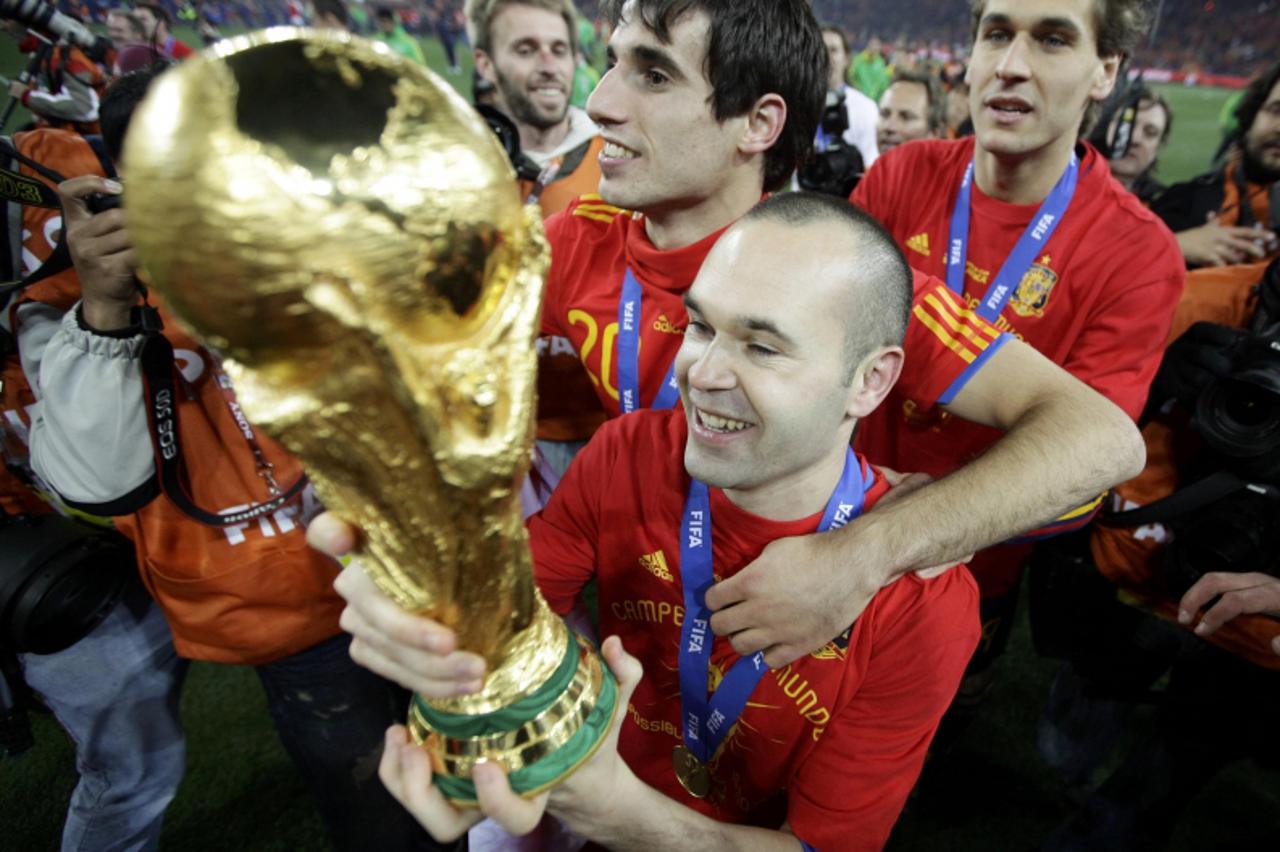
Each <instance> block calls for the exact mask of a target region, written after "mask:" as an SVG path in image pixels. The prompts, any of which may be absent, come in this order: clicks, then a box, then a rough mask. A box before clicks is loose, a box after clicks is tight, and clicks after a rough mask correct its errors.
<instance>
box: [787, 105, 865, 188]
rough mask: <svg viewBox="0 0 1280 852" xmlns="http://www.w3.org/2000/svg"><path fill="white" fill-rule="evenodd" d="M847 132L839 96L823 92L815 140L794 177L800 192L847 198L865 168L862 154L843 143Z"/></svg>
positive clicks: (846, 111)
mask: <svg viewBox="0 0 1280 852" xmlns="http://www.w3.org/2000/svg"><path fill="white" fill-rule="evenodd" d="M848 130H849V111H848V110H847V109H846V108H845V102H844V93H843V92H827V105H826V107H825V108H824V109H823V111H822V120H821V121H819V122H818V138H817V140H816V141H815V143H814V146H813V153H812V154H811V155H810V156H809V159H808V160H807V161H806V162H805V164H804V165H803V166H802V167H801V168H800V171H799V172H797V173H796V181H797V182H798V183H799V184H800V188H801V189H808V190H812V191H814V192H822V193H826V194H827V195H835V196H837V197H839V198H848V197H849V195H850V193H852V192H853V190H854V187H856V186H857V185H858V181H859V180H861V179H862V173H863V171H865V169H866V166H865V164H864V163H863V161H862V154H861V153H860V152H859V151H858V149H857V148H855V147H854V146H853V145H850V144H849V143H847V142H845V141H844V134H845V133H846V132H847V131H848Z"/></svg>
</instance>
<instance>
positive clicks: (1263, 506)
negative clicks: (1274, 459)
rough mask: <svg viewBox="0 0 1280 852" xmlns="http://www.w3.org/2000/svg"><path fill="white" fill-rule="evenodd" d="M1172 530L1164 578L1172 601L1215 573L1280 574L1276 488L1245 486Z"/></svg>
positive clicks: (1279, 493)
mask: <svg viewBox="0 0 1280 852" xmlns="http://www.w3.org/2000/svg"><path fill="white" fill-rule="evenodd" d="M1173 526H1174V537H1173V541H1172V542H1170V544H1169V546H1168V547H1167V548H1165V553H1164V577H1165V584H1166V586H1167V587H1168V590H1169V594H1170V595H1172V596H1173V598H1174V599H1175V600H1177V599H1180V598H1181V597H1182V596H1183V595H1185V594H1186V593H1187V590H1188V589H1190V588H1191V587H1192V586H1194V585H1195V583H1196V581H1197V580H1199V579H1200V578H1201V577H1203V576H1204V575H1205V574H1210V573H1213V572H1216V571H1221V572H1233V573H1234V572H1242V571H1256V572H1259V573H1263V574H1270V575H1272V576H1280V573H1277V568H1278V567H1280V560H1277V558H1276V557H1277V554H1280V489H1277V488H1275V487H1272V486H1266V485H1250V486H1249V487H1247V488H1244V489H1242V490H1240V491H1237V492H1235V493H1234V494H1232V495H1230V496H1228V497H1224V498H1222V499H1221V500H1218V501H1216V502H1214V503H1210V504H1209V505H1208V506H1206V507H1204V509H1202V510H1201V511H1199V512H1195V513H1194V514H1191V515H1189V516H1187V517H1186V518H1184V519H1182V521H1181V522H1178V523H1175V524H1174V525H1173Z"/></svg>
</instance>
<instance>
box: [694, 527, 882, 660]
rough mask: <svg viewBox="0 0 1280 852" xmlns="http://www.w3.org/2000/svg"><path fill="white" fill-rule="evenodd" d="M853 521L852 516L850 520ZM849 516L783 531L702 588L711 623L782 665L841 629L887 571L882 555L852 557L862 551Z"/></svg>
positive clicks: (743, 647)
mask: <svg viewBox="0 0 1280 852" xmlns="http://www.w3.org/2000/svg"><path fill="white" fill-rule="evenodd" d="M855 524H856V522H855ZM854 534H856V530H855V528H854V524H851V525H850V526H849V527H846V528H845V529H843V530H840V531H839V532H838V533H824V534H814V535H808V536H803V537H800V538H780V539H777V540H775V541H772V542H770V543H769V545H768V546H767V547H765V549H764V551H763V552H762V553H761V554H760V556H759V557H758V558H757V559H756V560H755V561H754V562H752V563H751V564H750V565H748V566H747V567H745V568H743V569H742V570H741V571H739V572H738V573H737V574H735V575H734V576H732V577H730V578H729V579H727V580H724V581H722V582H719V583H716V584H715V585H714V586H712V587H711V589H710V590H709V591H708V592H707V606H709V607H710V608H711V609H712V610H713V611H714V612H715V614H714V615H712V616H711V629H712V630H714V631H715V632H716V633H717V634H718V635H720V636H728V637H730V640H729V641H730V643H731V644H732V645H733V649H734V650H735V651H737V652H738V653H739V654H742V655H743V656H746V655H748V654H754V653H756V652H757V651H764V652H765V655H764V661H765V663H767V664H768V665H769V667H770V668H779V667H780V666H785V665H787V664H788V663H790V662H793V661H795V660H798V659H799V658H800V657H803V656H804V655H805V654H808V653H811V652H813V651H816V650H817V649H819V648H821V647H822V646H823V645H825V644H827V643H828V642H830V641H831V640H832V639H834V638H835V637H837V636H839V635H840V634H841V633H843V632H844V631H845V630H847V629H848V627H849V625H850V624H852V623H853V622H854V620H855V619H856V618H857V617H858V616H859V615H860V614H861V613H862V611H863V610H864V609H866V606H867V604H869V603H870V602H871V599H872V598H873V597H875V594H876V592H878V591H879V590H880V588H881V586H883V585H884V584H885V583H886V582H887V581H888V580H889V579H890V572H889V571H888V570H887V569H886V568H885V566H884V564H882V563H881V562H880V561H879V560H877V559H874V558H871V557H870V553H871V552H874V551H875V548H868V549H867V554H868V558H866V559H865V560H858V559H856V558H855V559H851V558H850V556H851V554H857V553H859V550H858V548H857V547H856V545H855V546H853V547H851V546H850V544H849V542H848V541H847V537H848V536H850V535H854Z"/></svg>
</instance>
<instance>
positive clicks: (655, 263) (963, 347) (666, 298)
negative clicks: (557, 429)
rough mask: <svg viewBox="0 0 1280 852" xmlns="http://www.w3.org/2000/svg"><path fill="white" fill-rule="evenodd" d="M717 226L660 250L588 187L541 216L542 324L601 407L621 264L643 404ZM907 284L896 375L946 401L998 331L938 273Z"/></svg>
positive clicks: (675, 343)
mask: <svg viewBox="0 0 1280 852" xmlns="http://www.w3.org/2000/svg"><path fill="white" fill-rule="evenodd" d="M721 233H723V230H721V231H717V232H715V233H713V234H711V235H709V236H707V237H705V238H703V239H702V240H699V241H698V242H696V243H694V244H692V245H689V246H686V247H684V248H679V249H675V250H672V251H661V250H659V249H658V248H656V247H655V246H654V245H653V243H651V242H650V241H649V237H648V235H647V234H646V233H645V227H644V219H643V217H641V216H639V215H638V214H633V213H629V212H627V211H625V210H621V209H619V208H617V207H611V206H609V205H608V204H605V203H604V202H602V201H601V200H600V199H599V197H598V196H584V197H583V198H581V199H579V200H578V201H577V202H575V203H574V204H573V205H572V206H570V207H569V209H568V210H566V211H565V212H563V213H561V214H559V215H557V216H553V217H551V218H550V219H549V220H547V237H548V238H549V240H550V241H551V271H550V273H549V274H548V275H547V295H546V304H545V306H544V308H543V313H542V334H544V335H560V336H563V337H567V338H568V339H569V340H570V341H571V342H572V344H573V346H574V347H575V348H576V349H577V350H578V353H579V355H580V357H581V359H582V363H583V365H584V366H585V367H586V369H587V373H588V375H589V376H590V378H591V382H592V384H593V385H594V386H595V389H596V393H597V394H598V395H599V397H600V401H601V403H602V404H603V405H604V408H605V411H606V412H607V413H608V415H609V416H610V417H616V416H618V414H619V413H620V408H619V404H618V396H619V393H618V365H617V352H618V302H619V300H620V298H621V296H622V282H623V278H624V277H625V275H626V271H627V269H628V267H629V268H630V269H631V271H632V273H633V274H634V275H635V276H636V279H637V280H638V281H639V283H640V285H641V288H642V292H643V304H642V306H641V311H640V323H639V330H640V354H639V361H640V364H639V367H640V370H639V372H640V380H639V383H640V407H643V408H647V407H649V406H651V405H652V404H653V400H654V398H655V397H656V396H657V395H658V391H659V389H660V388H661V386H662V383H663V380H664V379H665V378H666V375H667V370H668V368H669V367H670V366H671V364H672V362H674V361H675V357H676V351H677V350H678V349H679V348H680V342H681V340H682V339H683V338H684V329H685V327H686V326H687V325H688V324H689V316H688V314H687V313H686V312H685V309H684V302H683V301H682V299H683V296H684V293H685V291H686V290H688V289H689V286H690V285H691V284H692V283H693V279H694V278H695V277H696V276H697V274H698V269H699V268H701V266H702V261H703V260H704V259H705V258H706V256H707V254H708V253H709V252H710V251H711V247H712V246H713V245H715V242H716V240H718V239H719V238H720V234H721ZM915 291H916V309H915V312H914V313H913V315H912V320H911V323H910V325H909V326H908V329H907V339H906V343H905V344H904V348H905V349H906V352H907V358H906V366H905V367H904V369H903V375H902V377H901V378H900V379H899V382H898V383H899V386H902V385H904V384H905V385H906V386H907V387H908V388H909V389H910V393H911V395H912V396H913V397H915V398H917V399H926V400H929V401H930V402H931V403H932V402H934V401H940V402H948V401H950V399H951V398H952V397H953V396H954V395H955V393H956V392H957V391H959V389H960V388H961V387H962V386H963V385H964V382H965V381H967V380H968V379H969V377H970V376H972V375H973V374H974V373H975V372H977V370H978V369H979V368H980V367H981V365H982V364H983V363H985V361H986V359H987V358H988V357H990V356H991V355H992V354H993V353H994V352H995V351H996V350H997V349H999V348H1000V346H1001V345H1002V344H1003V343H1004V342H1005V340H1006V338H1005V337H1004V336H1002V335H1001V334H1000V333H999V332H998V331H996V330H995V329H994V328H993V327H992V326H991V325H989V324H988V323H986V322H985V321H984V320H982V319H981V318H980V317H978V316H976V315H973V314H967V313H965V312H963V311H961V310H959V309H958V307H957V306H956V305H954V304H953V303H952V302H953V301H954V300H948V299H947V298H946V296H945V291H946V285H944V284H943V283H942V282H941V281H938V280H935V279H930V278H927V277H925V276H921V275H917V276H916V279H915ZM930 296H933V298H930ZM918 469H920V468H912V470H918Z"/></svg>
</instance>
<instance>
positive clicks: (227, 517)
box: [139, 304, 307, 527]
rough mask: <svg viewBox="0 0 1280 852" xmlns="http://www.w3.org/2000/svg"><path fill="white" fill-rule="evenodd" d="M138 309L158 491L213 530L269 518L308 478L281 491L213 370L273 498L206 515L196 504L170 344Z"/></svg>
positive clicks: (154, 314)
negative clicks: (185, 455)
mask: <svg viewBox="0 0 1280 852" xmlns="http://www.w3.org/2000/svg"><path fill="white" fill-rule="evenodd" d="M139 310H140V312H141V315H142V331H143V334H144V335H145V336H146V340H145V342H144V343H143V345H142V354H141V359H140V360H141V363H142V379H143V385H144V387H145V390H146V400H147V421H148V423H149V424H150V427H151V439H152V441H151V443H152V448H153V449H154V451H155V456H156V471H157V475H158V477H159V480H160V488H161V490H162V491H163V492H164V494H165V496H166V497H168V498H169V500H170V501H172V502H173V504H174V505H175V506H176V507H177V508H178V509H179V511H181V512H182V513H183V514H184V515H186V516H187V517H189V518H191V519H192V520H194V521H197V522H199V523H202V524H205V525H206V526H211V527H228V526H232V525H234V524H242V523H244V522H245V521H251V520H254V519H255V518H260V517H262V516H263V515H270V514H271V513H273V512H276V511H278V510H279V509H280V508H281V507H283V506H284V505H285V504H287V503H289V502H290V501H291V500H293V499H294V498H296V497H297V496H298V495H299V494H301V493H302V490H303V489H304V488H306V486H307V477H306V474H301V475H299V476H298V479H297V481H296V482H294V483H293V484H292V485H291V486H289V488H288V489H286V490H284V491H281V490H280V487H279V486H278V485H277V484H276V481H275V478H274V476H273V474H272V472H271V471H272V467H273V466H272V465H271V463H270V462H268V461H267V460H266V456H265V455H264V454H263V452H262V448H261V446H260V445H259V444H258V440H257V438H256V437H255V435H254V431H253V427H252V426H250V425H249V422H248V420H246V419H245V417H244V413H243V412H242V411H240V406H239V405H238V404H236V402H235V394H234V392H232V390H231V387H230V382H229V381H228V380H227V378H226V376H225V375H224V374H223V373H222V371H221V370H217V371H216V372H215V375H214V381H216V382H218V386H219V389H220V391H221V392H222V394H223V397H224V400H225V401H226V402H227V407H228V409H229V410H230V412H231V415H232V418H233V419H234V420H235V422H236V425H237V427H239V429H240V432H241V434H242V435H243V437H244V439H245V442H246V443H247V444H248V445H249V449H250V450H251V451H252V452H253V456H254V460H255V462H256V464H257V466H258V475H259V476H261V477H262V478H263V479H264V480H265V481H266V483H267V487H268V489H269V491H270V493H271V495H272V497H271V499H270V500H267V501H265V502H262V503H255V504H253V505H251V506H249V507H247V508H245V509H241V510H239V511H236V512H227V513H223V514H220V513H217V512H210V511H209V510H207V509H202V508H201V507H199V506H197V505H196V503H195V501H194V500H193V499H192V498H191V495H190V494H189V493H188V491H187V482H188V477H187V475H186V469H185V465H184V464H183V462H182V459H183V455H182V438H181V435H180V432H179V429H178V400H177V385H176V382H175V381H174V370H175V361H174V354H173V344H171V343H170V342H169V340H168V338H166V337H165V336H164V335H163V334H161V329H162V328H163V325H162V324H161V322H160V314H159V312H158V311H157V310H156V309H155V308H154V307H152V306H151V305H146V304H144V305H143V306H142V307H141V308H140V309H139Z"/></svg>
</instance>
